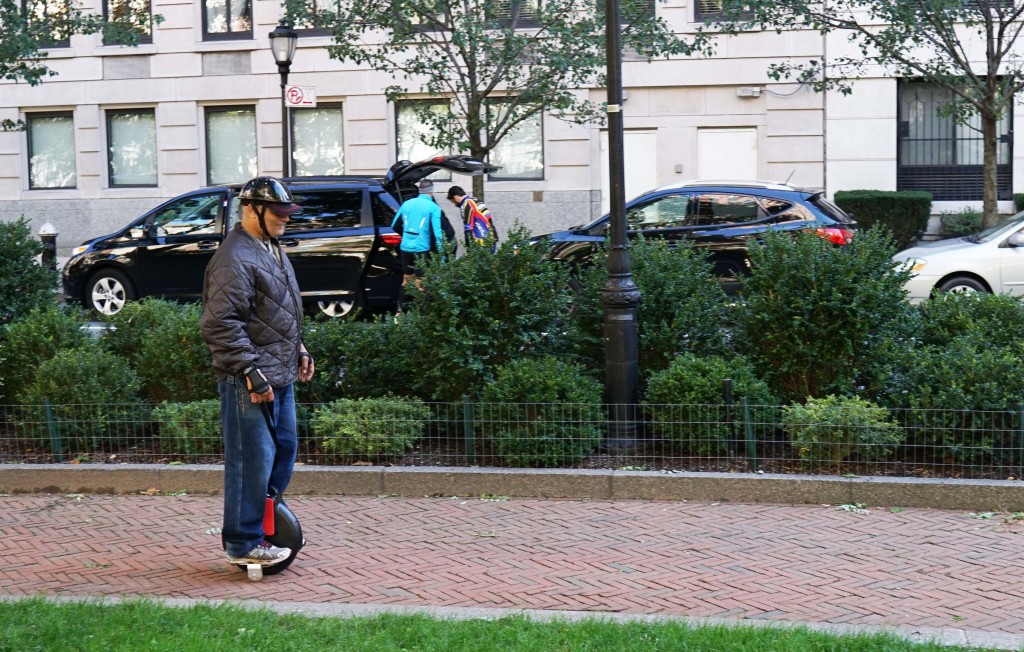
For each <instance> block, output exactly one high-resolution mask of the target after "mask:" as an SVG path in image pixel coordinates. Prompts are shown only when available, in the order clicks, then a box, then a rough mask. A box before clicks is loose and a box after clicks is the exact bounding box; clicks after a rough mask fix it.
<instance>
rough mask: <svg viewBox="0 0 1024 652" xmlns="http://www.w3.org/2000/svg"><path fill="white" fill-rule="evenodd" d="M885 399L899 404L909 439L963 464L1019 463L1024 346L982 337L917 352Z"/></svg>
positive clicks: (943, 456) (889, 389)
mask: <svg viewBox="0 0 1024 652" xmlns="http://www.w3.org/2000/svg"><path fill="white" fill-rule="evenodd" d="M884 399H885V404H886V405H887V406H889V407H892V408H899V409H900V412H899V414H900V418H901V421H902V423H903V425H904V428H905V430H906V432H907V439H908V443H910V444H912V445H914V446H919V447H930V448H932V449H937V450H935V451H934V452H935V453H936V454H937V458H936V459H938V460H945V461H953V462H955V463H958V464H963V463H971V462H978V461H984V460H995V461H997V462H1003V463H1009V462H1014V463H1017V462H1019V461H1020V449H1019V446H1018V443H1019V437H1020V433H1019V430H1018V426H1017V425H1014V424H1015V421H1016V420H1017V418H1018V417H1017V415H1018V414H1019V410H1020V408H1021V406H1022V405H1024V350H1022V348H1021V346H1020V345H1019V344H1016V343H1014V344H1008V345H993V344H992V343H991V342H989V341H988V340H986V339H984V338H979V337H975V336H964V337H957V338H954V339H953V340H951V341H950V342H948V343H946V344H943V345H926V346H921V347H918V348H917V349H915V350H914V351H913V354H912V357H911V358H910V359H909V360H908V361H907V363H906V367H905V368H904V369H902V370H901V371H900V373H898V374H896V375H894V376H893V378H892V379H891V381H890V383H889V386H888V388H887V392H886V394H885V396H884Z"/></svg>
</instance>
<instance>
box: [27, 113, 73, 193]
mask: <svg viewBox="0 0 1024 652" xmlns="http://www.w3.org/2000/svg"><path fill="white" fill-rule="evenodd" d="M42 118H67V119H69V120H70V121H71V134H72V137H73V136H74V132H75V112H74V111H38V112H32V113H27V114H26V115H25V136H26V139H27V143H26V144H27V148H28V150H27V151H28V157H27V165H28V179H27V181H28V184H27V185H28V189H29V190H73V189H76V188H78V160H77V158H78V150H77V148H76V147H75V146H74V143H73V142H72V146H71V165H72V168H73V170H74V182H73V183H72V184H71V185H69V186H37V185H34V183H33V174H32V159H33V158H34V155H33V153H34V148H33V146H32V121H33V120H36V119H42Z"/></svg>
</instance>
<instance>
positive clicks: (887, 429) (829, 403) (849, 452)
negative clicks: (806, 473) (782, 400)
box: [782, 396, 903, 467]
mask: <svg viewBox="0 0 1024 652" xmlns="http://www.w3.org/2000/svg"><path fill="white" fill-rule="evenodd" d="M782 422H783V425H784V427H785V429H786V432H787V434H788V435H789V440H790V443H791V444H792V446H793V448H794V449H795V450H796V453H797V455H798V456H799V457H800V459H801V460H803V461H804V462H806V463H808V464H811V465H814V466H832V467H836V466H838V465H839V464H841V463H842V462H843V461H845V460H847V459H849V458H850V457H851V456H855V457H857V458H858V459H860V460H862V461H874V460H878V459H881V458H883V457H886V456H888V455H891V454H892V453H893V451H894V450H895V449H896V447H897V446H899V444H900V443H902V441H903V431H902V430H901V429H900V427H899V426H897V425H896V424H895V423H893V421H892V419H891V418H890V416H889V412H888V411H887V410H886V409H885V408H881V407H879V406H878V405H876V404H875V403H872V402H871V401H865V400H864V399H861V398H856V397H852V398H851V397H838V396H826V397H825V398H811V399H808V400H807V403H806V404H804V405H800V404H796V405H790V406H787V407H785V408H783V410H782Z"/></svg>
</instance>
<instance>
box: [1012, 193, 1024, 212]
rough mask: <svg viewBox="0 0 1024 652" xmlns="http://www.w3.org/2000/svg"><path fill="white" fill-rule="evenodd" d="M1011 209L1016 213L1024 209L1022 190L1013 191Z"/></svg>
mask: <svg viewBox="0 0 1024 652" xmlns="http://www.w3.org/2000/svg"><path fill="white" fill-rule="evenodd" d="M1013 210H1014V212H1017V213H1019V212H1021V211H1024V192H1015V193H1013Z"/></svg>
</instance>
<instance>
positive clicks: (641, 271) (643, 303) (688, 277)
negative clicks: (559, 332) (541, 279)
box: [571, 238, 727, 373]
mask: <svg viewBox="0 0 1024 652" xmlns="http://www.w3.org/2000/svg"><path fill="white" fill-rule="evenodd" d="M629 251H630V261H631V266H632V275H633V282H634V283H636V286H637V288H638V289H639V290H640V296H641V300H640V305H639V307H638V308H637V330H638V335H639V342H638V347H637V348H638V362H639V366H640V368H641V369H642V370H643V371H644V372H645V373H651V372H653V371H657V370H659V369H664V368H665V367H667V366H668V364H669V362H671V361H672V359H673V358H674V357H675V356H676V355H678V354H679V353H681V352H684V351H694V352H703V353H720V352H723V351H725V350H726V348H727V346H726V334H727V330H726V328H725V324H726V323H727V314H726V304H727V300H726V295H725V292H724V291H723V290H722V284H721V282H720V281H719V279H718V278H717V277H715V276H714V274H712V271H711V264H710V263H709V262H708V260H707V257H706V254H705V252H703V251H701V250H698V249H696V248H694V247H693V246H692V244H690V243H688V242H683V243H677V244H675V245H672V246H670V245H669V244H668V243H667V242H665V241H657V240H651V241H648V240H644V239H643V238H640V239H638V240H636V241H634V242H633V243H631V245H630V248H629ZM607 259H608V256H607V250H605V249H602V250H601V251H600V252H599V254H598V255H597V256H595V258H594V261H593V265H589V266H587V267H586V268H583V269H580V270H577V279H578V281H579V284H580V290H579V291H578V292H577V294H576V297H575V305H574V310H573V313H572V316H571V319H572V322H573V324H574V326H575V331H576V332H577V333H579V335H577V336H575V337H576V338H577V339H578V340H579V341H580V342H582V343H583V346H582V347H581V353H582V357H583V359H584V361H585V364H587V366H588V367H590V368H593V369H602V368H603V365H604V306H602V305H601V298H600V290H601V288H602V287H603V286H604V284H605V282H606V281H607V280H608V270H607V267H606V265H607Z"/></svg>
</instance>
